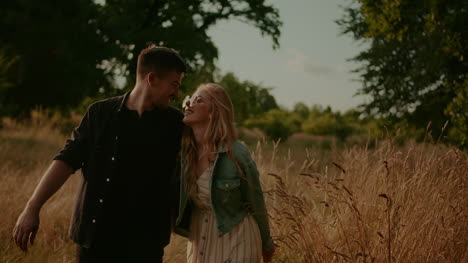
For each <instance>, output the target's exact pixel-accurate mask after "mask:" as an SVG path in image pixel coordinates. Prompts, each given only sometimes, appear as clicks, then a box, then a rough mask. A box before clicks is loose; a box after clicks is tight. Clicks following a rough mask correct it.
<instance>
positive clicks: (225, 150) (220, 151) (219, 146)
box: [218, 145, 227, 153]
mask: <svg viewBox="0 0 468 263" xmlns="http://www.w3.org/2000/svg"><path fill="white" fill-rule="evenodd" d="M225 152H227V148H226V146H225V145H218V153H225Z"/></svg>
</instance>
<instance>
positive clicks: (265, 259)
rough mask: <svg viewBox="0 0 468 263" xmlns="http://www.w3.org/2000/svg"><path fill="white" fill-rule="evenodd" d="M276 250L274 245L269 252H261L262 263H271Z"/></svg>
mask: <svg viewBox="0 0 468 263" xmlns="http://www.w3.org/2000/svg"><path fill="white" fill-rule="evenodd" d="M275 250H276V245H273V248H272V249H270V250H263V251H262V255H263V262H271V259H272V258H273V254H274V253H275Z"/></svg>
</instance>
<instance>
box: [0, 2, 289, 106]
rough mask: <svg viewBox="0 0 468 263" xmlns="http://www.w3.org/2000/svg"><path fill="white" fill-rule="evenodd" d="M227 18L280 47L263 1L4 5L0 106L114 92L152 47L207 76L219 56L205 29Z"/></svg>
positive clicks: (272, 15)
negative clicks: (168, 49)
mask: <svg viewBox="0 0 468 263" xmlns="http://www.w3.org/2000/svg"><path fill="white" fill-rule="evenodd" d="M224 19H238V20H241V21H243V22H245V23H248V24H249V25H252V26H253V27H256V28H258V29H259V30H260V33H261V34H262V35H265V36H268V37H270V38H271V39H272V42H273V48H277V47H278V46H279V42H278V39H279V36H280V27H281V25H282V23H281V21H280V18H279V13H278V10H277V9H276V8H274V7H273V6H272V5H270V4H268V3H266V1H265V0H237V1H225V0H184V1H182V0H169V1H152V0H141V1H136V0H107V1H92V0H69V1H51V0H45V1H33V0H19V1H2V2H1V4H0V28H1V34H0V46H1V48H2V52H1V54H3V55H4V56H2V59H1V60H0V69H1V70H0V71H2V72H8V76H6V77H7V78H8V80H9V82H8V83H9V84H8V86H6V85H3V84H2V83H3V82H1V83H0V85H2V86H1V87H0V103H1V104H0V107H1V108H2V109H9V110H8V112H7V113H8V114H16V113H19V112H27V111H29V109H30V108H32V107H34V106H36V105H42V106H44V107H54V108H61V109H63V108H67V107H73V106H76V105H77V104H79V103H80V102H81V100H82V99H83V98H85V97H87V96H95V95H97V94H99V93H105V94H112V93H113V92H115V90H116V85H115V77H116V76H120V77H121V78H125V79H127V83H128V85H132V84H133V82H134V78H135V70H136V69H135V67H136V59H137V56H138V53H139V52H140V50H141V49H142V48H144V47H145V46H147V45H148V44H149V43H154V44H157V45H164V46H168V47H171V48H174V49H176V50H178V51H179V52H180V54H181V55H182V56H183V57H184V58H185V59H186V61H187V62H188V65H189V68H190V72H189V73H190V74H191V75H190V77H191V78H196V77H197V76H202V77H203V78H210V77H206V76H210V75H211V74H212V73H213V72H214V70H215V60H216V58H217V57H218V50H217V48H216V45H215V44H214V43H213V41H212V40H211V38H210V37H209V36H208V35H207V30H208V29H209V28H210V27H212V26H213V25H215V24H216V23H217V22H219V21H221V20H224ZM11 61H14V64H13V65H11V63H9V62H11ZM7 62H8V63H9V64H7ZM7 66H8V70H7V69H6V67H7ZM2 74H3V73H2ZM192 82H193V81H192ZM192 82H190V81H189V83H192Z"/></svg>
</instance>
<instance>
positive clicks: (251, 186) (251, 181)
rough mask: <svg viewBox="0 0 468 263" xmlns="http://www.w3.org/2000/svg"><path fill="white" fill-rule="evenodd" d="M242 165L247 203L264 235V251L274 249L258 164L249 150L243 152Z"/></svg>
mask: <svg viewBox="0 0 468 263" xmlns="http://www.w3.org/2000/svg"><path fill="white" fill-rule="evenodd" d="M240 166H241V168H242V170H243V172H244V176H245V179H246V182H244V185H245V186H244V187H243V188H244V195H245V198H246V201H247V204H246V205H247V208H248V210H249V212H250V213H251V214H252V216H253V217H254V219H255V221H257V224H258V227H259V230H260V234H261V237H262V247H263V251H273V250H274V248H275V247H274V243H273V240H272V238H271V234H270V226H269V223H268V212H267V209H266V205H265V199H264V197H263V191H262V187H261V184H260V178H259V173H258V169H257V165H256V164H255V161H254V160H253V159H252V157H251V156H250V153H249V152H248V151H246V153H244V154H243V158H242V160H241V164H240Z"/></svg>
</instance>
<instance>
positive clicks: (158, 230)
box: [13, 46, 186, 262]
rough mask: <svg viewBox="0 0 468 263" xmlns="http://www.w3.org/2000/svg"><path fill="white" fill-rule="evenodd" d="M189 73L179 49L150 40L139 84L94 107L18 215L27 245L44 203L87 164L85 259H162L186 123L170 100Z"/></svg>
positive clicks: (20, 241) (75, 236)
mask: <svg viewBox="0 0 468 263" xmlns="http://www.w3.org/2000/svg"><path fill="white" fill-rule="evenodd" d="M185 72H186V65H185V62H184V60H183V59H182V58H181V57H180V56H179V55H178V54H177V53H176V52H175V51H174V50H172V49H169V48H165V47H156V46H150V47H148V48H146V49H144V50H143V51H141V53H140V55H139V56H138V64H137V79H136V84H135V87H134V88H133V90H132V91H131V92H130V93H127V94H125V95H123V96H119V97H114V98H110V99H106V100H103V101H99V102H96V103H94V104H92V105H91V106H90V107H89V109H88V111H87V113H86V114H85V116H84V117H83V119H82V120H81V123H80V124H79V126H78V127H77V128H75V129H74V131H73V133H72V138H71V139H69V140H67V142H66V144H65V146H64V148H63V149H62V150H61V151H60V153H59V154H58V155H57V156H56V157H55V158H54V161H53V162H52V164H51V165H50V167H49V168H48V170H47V171H46V173H45V174H44V176H43V177H42V179H41V181H40V183H39V185H38V186H37V187H36V190H35V191H34V193H33V195H32V197H31V198H30V200H29V201H28V203H27V205H26V207H25V209H24V211H23V212H22V214H21V215H20V216H19V218H18V221H17V223H16V226H15V229H14V231H13V237H14V240H15V242H16V244H17V245H18V246H19V247H20V248H21V249H22V250H23V251H27V248H28V241H29V242H30V243H31V244H33V241H34V238H35V236H36V233H37V230H38V227H39V212H40V209H41V207H42V206H43V205H44V203H45V202H46V201H47V200H48V199H49V198H50V197H51V196H52V195H53V194H54V193H55V192H56V191H57V190H58V189H59V188H60V187H61V186H62V185H63V183H64V182H65V181H66V180H67V179H68V178H69V176H70V175H71V174H72V173H74V172H75V171H76V170H78V169H80V168H81V170H82V175H83V176H82V178H81V179H82V183H81V188H80V189H79V193H78V197H77V202H76V207H75V210H74V213H73V216H72V222H71V227H70V236H71V238H72V240H73V241H74V242H75V243H77V244H78V247H77V258H78V261H79V262H150V261H151V262H162V256H163V251H164V247H165V246H166V245H167V244H168V243H169V238H170V228H171V210H172V209H174V207H173V206H174V204H175V203H176V202H174V200H173V199H174V198H175V197H174V196H177V193H176V190H175V189H177V186H175V185H174V182H175V180H174V179H173V177H174V172H175V167H176V159H177V155H178V152H179V149H180V139H181V136H182V129H183V124H182V118H183V114H182V113H181V112H180V111H178V110H176V109H174V108H172V107H169V106H168V105H169V102H170V100H171V99H173V98H176V97H178V95H179V93H178V90H179V86H180V84H181V82H182V79H183V77H184V74H185Z"/></svg>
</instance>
